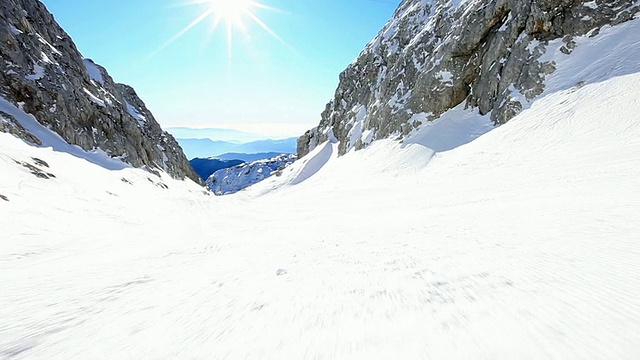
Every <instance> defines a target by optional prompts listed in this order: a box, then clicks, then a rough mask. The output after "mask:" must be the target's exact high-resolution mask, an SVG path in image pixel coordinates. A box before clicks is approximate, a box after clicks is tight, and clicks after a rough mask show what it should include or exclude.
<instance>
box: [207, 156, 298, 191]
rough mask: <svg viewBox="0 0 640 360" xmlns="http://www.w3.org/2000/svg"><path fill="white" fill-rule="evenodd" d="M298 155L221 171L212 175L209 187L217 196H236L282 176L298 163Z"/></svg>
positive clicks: (259, 161)
mask: <svg viewBox="0 0 640 360" xmlns="http://www.w3.org/2000/svg"><path fill="white" fill-rule="evenodd" d="M296 159H297V158H296V155H293V154H283V155H279V156H276V157H274V158H272V159H266V160H258V161H254V162H252V163H248V164H247V163H243V164H240V165H236V166H233V167H229V168H225V169H220V170H218V171H216V172H214V173H213V175H211V176H210V177H209V178H208V179H207V181H206V184H207V187H208V188H209V190H211V191H213V193H214V194H216V195H229V194H234V193H236V192H238V191H240V190H242V189H245V188H247V187H249V186H251V185H254V184H257V183H259V182H261V181H263V180H264V179H266V178H268V177H270V176H271V175H273V174H275V175H276V176H280V175H281V174H282V171H283V170H284V169H285V168H286V167H288V166H289V165H291V164H293V163H294V162H295V161H296Z"/></svg>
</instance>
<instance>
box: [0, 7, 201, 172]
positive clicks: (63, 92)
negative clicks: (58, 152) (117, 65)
mask: <svg viewBox="0 0 640 360" xmlns="http://www.w3.org/2000/svg"><path fill="white" fill-rule="evenodd" d="M0 54H1V55H2V58H3V60H4V61H1V62H0V96H2V97H3V98H4V99H6V100H7V101H9V102H11V103H12V104H13V105H15V106H19V107H20V109H21V110H23V111H24V112H25V113H27V114H30V115H32V116H34V118H35V119H36V120H37V121H38V122H39V123H40V124H42V125H43V126H45V127H46V128H48V129H50V130H52V131H54V132H55V133H57V134H58V135H60V136H61V137H62V138H63V139H64V140H65V141H66V142H67V143H69V144H71V145H77V146H79V147H80V148H82V149H83V150H84V151H88V152H90V151H95V150H96V149H100V150H102V151H104V152H105V154H106V155H107V156H109V157H112V158H117V159H119V160H121V161H123V162H125V163H127V164H129V165H131V166H134V167H143V168H146V169H148V170H150V171H152V172H154V171H156V170H162V171H166V172H167V173H168V174H170V175H172V176H174V177H176V178H179V179H184V178H185V177H189V178H191V179H192V180H194V181H196V182H198V181H199V178H198V176H197V174H196V173H195V172H194V171H193V169H192V168H191V166H190V165H189V162H188V160H187V159H186V157H185V156H184V154H183V153H182V149H181V148H180V146H179V144H178V143H177V142H176V140H175V139H174V138H173V136H171V135H170V134H169V133H167V132H165V131H163V130H162V128H161V127H160V125H159V124H158V123H157V122H156V120H155V119H154V117H153V114H152V113H151V112H150V111H149V109H147V107H146V106H145V104H144V102H143V101H142V100H141V99H140V98H139V97H138V95H137V94H136V92H135V90H134V89H133V88H132V87H130V86H128V85H125V84H119V83H116V82H115V81H114V80H113V79H112V78H111V76H110V75H109V74H108V72H107V71H106V69H105V68H104V67H102V66H100V65H98V64H96V63H95V62H93V61H92V60H90V59H87V58H84V57H83V56H82V55H81V54H80V52H79V51H78V49H77V48H76V46H75V44H74V42H73V40H72V39H71V37H70V36H69V35H68V34H67V33H66V32H65V31H64V30H63V29H62V28H61V27H60V25H58V23H57V22H56V21H55V19H54V17H53V15H52V14H51V13H49V11H48V10H47V8H46V7H45V6H44V5H43V4H42V3H40V2H39V1H37V0H5V1H2V2H1V3H0ZM4 118H5V121H3V123H4V125H2V126H0V130H2V131H7V132H11V133H13V134H14V135H16V136H19V137H21V138H22V139H24V140H25V141H28V142H31V143H34V144H37V145H40V144H38V143H39V142H40V141H39V140H37V139H36V137H35V136H33V134H31V135H30V134H28V131H25V129H23V127H22V125H21V124H19V122H18V121H16V119H14V118H13V117H12V116H8V114H5V116H4ZM44 145H46V144H44Z"/></svg>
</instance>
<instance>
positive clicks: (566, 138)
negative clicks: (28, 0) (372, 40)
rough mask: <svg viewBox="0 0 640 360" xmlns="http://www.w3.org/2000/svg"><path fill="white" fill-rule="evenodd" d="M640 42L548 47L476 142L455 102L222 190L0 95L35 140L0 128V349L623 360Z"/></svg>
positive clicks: (639, 23)
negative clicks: (511, 110)
mask: <svg viewBox="0 0 640 360" xmlns="http://www.w3.org/2000/svg"><path fill="white" fill-rule="evenodd" d="M639 33H640V20H634V21H631V22H628V23H625V24H622V25H620V26H616V27H615V28H608V27H605V28H603V29H602V31H601V32H600V35H598V36H597V37H594V38H588V37H584V38H579V39H576V41H577V43H578V47H577V49H576V50H575V51H574V52H573V54H572V55H571V56H570V57H566V56H565V55H563V54H562V53H559V52H557V51H555V49H556V48H559V47H560V46H561V43H559V42H551V43H550V44H549V46H548V56H547V57H548V58H549V59H548V60H554V61H556V63H557V65H558V66H557V68H558V70H557V71H556V72H555V73H554V74H553V75H552V76H550V77H549V79H548V82H547V88H546V91H545V94H544V96H543V97H542V98H540V99H538V100H536V101H535V102H532V103H527V104H525V108H527V110H525V111H524V112H523V113H522V114H521V115H520V116H518V117H517V118H515V119H513V120H512V121H511V122H509V123H508V124H507V125H505V126H502V127H500V128H497V129H495V130H492V131H489V130H490V129H491V126H489V125H490V124H488V122H487V119H486V118H485V119H479V118H478V117H477V115H475V114H474V113H473V112H471V111H466V110H463V109H462V108H460V109H455V110H454V111H452V112H450V113H448V114H447V115H446V116H445V117H444V118H443V120H441V121H438V122H435V123H433V124H431V125H430V126H424V127H423V128H422V129H421V130H420V131H419V132H418V133H416V134H413V135H412V137H411V138H410V139H409V140H408V141H407V142H406V143H405V144H404V145H401V144H398V143H396V142H390V141H377V142H375V143H374V144H373V145H372V146H371V147H370V148H368V149H366V150H363V151H359V152H354V153H349V154H347V155H345V156H343V157H340V158H338V157H337V156H336V153H337V151H335V148H334V145H333V144H330V143H327V144H323V145H321V146H319V147H318V148H316V149H315V150H314V151H313V152H312V153H311V154H309V156H307V157H305V158H303V159H301V160H299V161H298V162H297V163H295V164H294V165H293V166H292V167H291V168H288V169H287V170H285V171H284V174H283V175H282V176H281V177H277V178H270V179H268V180H267V181H265V182H263V183H260V184H259V185H257V186H255V187H253V188H250V189H249V190H248V191H244V192H242V193H238V194H236V195H233V196H228V197H214V196H207V195H205V194H204V193H203V189H202V188H200V187H198V186H196V185H195V184H193V183H188V182H178V181H174V180H172V179H169V178H167V177H164V178H162V179H160V178H157V177H155V176H154V175H150V174H149V173H146V172H144V171H141V170H136V169H132V168H129V167H126V166H123V164H122V163H120V162H118V161H113V160H112V159H109V157H108V156H107V155H106V154H104V153H102V152H93V153H86V152H83V151H82V150H81V149H80V148H78V147H73V146H69V145H68V144H66V143H64V142H63V141H62V140H61V139H60V138H59V137H57V136H55V135H53V134H51V133H50V132H47V131H46V130H45V129H43V128H42V127H40V126H39V125H38V124H37V123H36V122H35V121H33V119H32V118H30V117H28V116H26V115H24V114H23V113H22V112H21V110H20V109H19V108H16V107H14V106H13V105H11V104H9V103H8V102H6V101H2V99H0V110H2V111H4V112H6V113H8V114H11V115H13V116H14V117H15V118H17V119H18V120H19V121H20V122H21V123H22V124H23V126H25V127H26V128H28V129H30V130H31V131H32V132H36V133H37V135H38V136H39V137H40V138H41V139H44V140H45V143H47V144H49V145H51V146H52V148H36V147H32V146H28V145H26V144H25V143H23V142H22V141H20V140H18V139H16V138H14V137H12V136H10V135H7V134H4V133H0V229H1V232H0V234H2V235H1V236H0V244H1V246H0V359H1V360H9V359H11V360H18V359H47V360H49V359H65V360H67V359H83V360H84V359H96V360H98V359H172V360H174V359H189V360H191V359H474V360H476V359H487V360H489V359H509V360H511V359H638V358H640V221H638V218H640V194H639V193H638V188H639V185H640V115H639V114H640V100H639V98H638V89H639V88H640V72H639V71H640V52H639V51H638V45H639V44H640V43H639V41H640V40H639V39H640V38H639V37H638V34H639ZM583 84H586V85H583ZM574 85H575V86H574ZM487 131H489V132H488V133H486V134H484V135H482V136H480V135H481V134H483V133H485V132H487ZM432 149H434V150H438V151H439V152H434V151H433V150H432ZM445 150H448V151H445ZM42 161H44V162H46V165H45V164H44V163H43V162H42ZM34 173H35V174H36V175H37V176H36V175H34ZM50 175H54V176H55V177H53V176H50ZM38 176H39V177H38ZM44 177H48V179H46V178H44ZM166 187H168V189H166Z"/></svg>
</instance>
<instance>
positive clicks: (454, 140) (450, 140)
mask: <svg viewBox="0 0 640 360" xmlns="http://www.w3.org/2000/svg"><path fill="white" fill-rule="evenodd" d="M421 115H423V116H421ZM412 120H413V121H416V120H419V121H421V122H422V124H423V125H422V126H421V127H420V128H419V129H418V130H417V131H414V132H413V133H412V134H410V135H409V136H408V137H407V138H406V139H405V141H404V143H405V144H420V145H422V146H425V147H428V148H430V149H432V150H434V151H447V150H451V149H455V148H457V147H459V146H462V145H464V144H467V143H469V142H471V141H473V140H475V139H477V138H478V137H480V136H481V135H483V134H486V133H487V132H489V131H491V130H493V129H494V128H495V126H494V125H493V122H492V121H491V119H490V118H489V116H481V115H479V114H478V111H477V109H464V104H460V105H458V106H457V107H455V108H454V109H452V110H450V111H447V112H446V113H445V114H444V115H442V116H441V117H440V118H438V119H437V120H435V121H428V120H427V116H426V114H416V115H414V116H413V117H412Z"/></svg>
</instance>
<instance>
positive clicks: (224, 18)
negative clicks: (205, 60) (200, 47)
mask: <svg viewBox="0 0 640 360" xmlns="http://www.w3.org/2000/svg"><path fill="white" fill-rule="evenodd" d="M182 5H199V6H201V7H203V12H202V13H201V14H200V15H199V16H198V17H196V18H195V19H194V20H193V21H191V22H190V23H189V24H188V25H187V26H185V27H184V28H183V29H182V30H180V31H179V32H177V33H176V34H175V35H174V36H172V37H171V38H170V39H169V40H167V41H166V42H165V43H164V44H162V45H161V46H160V47H159V48H158V49H157V50H156V51H154V52H153V53H152V54H151V55H150V57H153V56H155V55H157V54H158V53H160V52H161V51H162V50H164V49H165V48H167V47H168V46H170V45H171V44H173V43H174V42H175V41H177V40H178V39H180V38H181V37H182V36H184V35H185V34H187V33H188V32H189V31H191V30H192V29H193V28H194V27H196V26H197V25H199V24H201V23H203V22H205V21H208V22H209V23H210V27H209V34H213V33H215V32H216V31H217V30H218V29H219V28H220V27H221V26H222V27H224V30H225V32H226V43H227V44H226V45H227V53H228V55H229V56H231V52H232V49H233V41H234V38H235V36H234V34H235V33H236V32H237V31H239V32H240V33H241V34H242V35H244V36H246V37H248V36H249V27H248V24H250V23H251V22H253V23H254V24H256V25H258V26H259V27H260V28H262V29H263V30H264V31H266V32H267V33H268V34H269V35H271V36H272V37H273V38H275V39H276V40H278V41H280V42H281V43H283V44H285V45H287V46H288V44H287V43H286V42H285V41H284V40H283V39H282V38H281V37H280V36H279V35H278V34H276V32H275V31H273V30H272V29H271V28H270V27H269V26H268V25H267V24H266V23H265V22H264V21H263V20H262V19H260V17H259V16H258V15H257V13H256V10H259V9H263V10H271V11H277V9H275V8H273V7H270V6H267V5H265V4H263V3H261V2H260V1H258V0H195V1H190V2H187V3H183V4H182Z"/></svg>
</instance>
